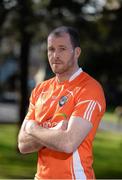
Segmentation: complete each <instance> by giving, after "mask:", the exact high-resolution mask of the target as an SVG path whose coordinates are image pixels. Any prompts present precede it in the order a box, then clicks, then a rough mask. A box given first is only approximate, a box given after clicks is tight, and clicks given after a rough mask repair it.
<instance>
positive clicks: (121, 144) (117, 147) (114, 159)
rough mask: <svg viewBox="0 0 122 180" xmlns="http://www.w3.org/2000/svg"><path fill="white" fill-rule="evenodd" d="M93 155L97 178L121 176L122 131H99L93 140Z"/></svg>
mask: <svg viewBox="0 0 122 180" xmlns="http://www.w3.org/2000/svg"><path fill="white" fill-rule="evenodd" d="M94 157H95V160H94V169H95V174H96V177H97V178H98V179H117V178H119V179H120V178H122V133H115V132H105V131H99V132H98V133H97V135H96V138H95V141H94Z"/></svg>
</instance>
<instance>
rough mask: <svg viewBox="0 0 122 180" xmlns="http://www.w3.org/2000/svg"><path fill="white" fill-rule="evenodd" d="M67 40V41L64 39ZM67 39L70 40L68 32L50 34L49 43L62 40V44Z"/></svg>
mask: <svg viewBox="0 0 122 180" xmlns="http://www.w3.org/2000/svg"><path fill="white" fill-rule="evenodd" d="M64 40H65V41H64ZM66 40H67V41H69V43H71V42H70V37H69V34H68V33H61V34H60V35H55V34H51V35H49V36H48V44H51V43H54V42H59V41H60V42H61V43H62V44H66Z"/></svg>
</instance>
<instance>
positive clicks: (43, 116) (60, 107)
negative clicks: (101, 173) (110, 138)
mask: <svg viewBox="0 0 122 180" xmlns="http://www.w3.org/2000/svg"><path fill="white" fill-rule="evenodd" d="M105 106H106V105H105V97H104V93H103V90H102V88H101V86H100V84H99V83H98V82H97V81H96V80H94V79H93V78H92V77H91V76H89V75H88V74H87V73H85V72H82V73H80V74H79V75H78V76H77V77H75V78H74V79H73V80H71V81H64V82H60V83H59V82H58V81H57V78H56V77H54V78H52V79H49V80H47V81H44V82H43V83H41V84H39V85H38V86H37V87H36V88H35V89H34V90H33V92H32V94H31V98H30V106H29V110H28V113H27V116H26V119H28V120H29V119H33V120H36V121H38V122H39V123H40V125H42V126H43V127H45V128H51V127H54V126H56V125H57V124H58V123H59V122H60V121H62V120H67V121H68V120H69V119H70V117H71V116H78V117H81V118H82V119H83V120H87V121H90V122H91V123H92V124H93V128H92V130H91V131H90V133H89V134H88V135H87V137H86V138H85V139H84V141H83V142H82V143H81V145H80V146H79V147H78V149H77V150H76V151H75V152H73V153H71V154H67V153H63V152H58V151H54V150H50V149H48V148H46V147H44V148H43V149H41V150H40V151H39V153H38V165H37V173H36V175H35V179H94V178H95V176H94V171H93V168H92V164H93V154H92V142H93V139H94V137H95V133H96V130H97V127H98V125H99V122H100V120H101V118H102V116H103V114H104V112H105Z"/></svg>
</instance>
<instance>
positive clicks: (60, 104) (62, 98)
mask: <svg viewBox="0 0 122 180" xmlns="http://www.w3.org/2000/svg"><path fill="white" fill-rule="evenodd" d="M67 100H68V97H67V96H62V97H61V98H60V100H59V106H63V105H64V104H65V103H66V102H67Z"/></svg>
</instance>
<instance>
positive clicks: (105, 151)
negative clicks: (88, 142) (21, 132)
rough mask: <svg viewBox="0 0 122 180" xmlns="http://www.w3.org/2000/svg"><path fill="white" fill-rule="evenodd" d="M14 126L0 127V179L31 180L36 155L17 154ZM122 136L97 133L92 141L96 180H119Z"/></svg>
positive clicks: (121, 163)
mask: <svg viewBox="0 0 122 180" xmlns="http://www.w3.org/2000/svg"><path fill="white" fill-rule="evenodd" d="M17 131H18V128H17V125H15V124H12V125H0V179H1V178H11V179H30V178H33V177H34V174H35V172H36V160H37V155H36V154H31V155H21V154H20V153H19V152H18V151H17V143H16V142H17V140H16V139H17ZM121 137H122V134H119V133H112V132H111V133H110V132H105V131H99V132H98V133H97V136H96V138H95V141H94V157H95V159H94V169H95V173H96V177H97V178H100V179H103V178H112V179H117V178H122V138H121Z"/></svg>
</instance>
